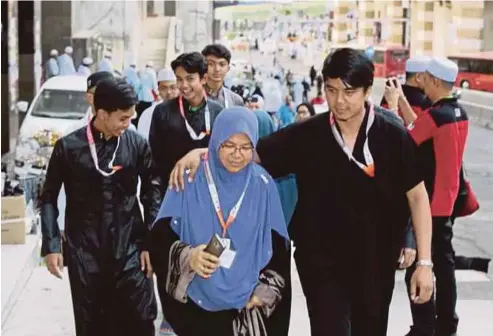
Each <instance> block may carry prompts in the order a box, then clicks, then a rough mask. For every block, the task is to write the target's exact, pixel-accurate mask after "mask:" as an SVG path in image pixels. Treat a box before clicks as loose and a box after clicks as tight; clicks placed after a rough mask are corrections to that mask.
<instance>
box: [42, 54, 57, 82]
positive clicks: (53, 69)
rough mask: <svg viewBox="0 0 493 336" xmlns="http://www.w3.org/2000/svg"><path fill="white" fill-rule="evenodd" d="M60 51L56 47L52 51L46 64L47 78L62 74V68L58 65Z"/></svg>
mask: <svg viewBox="0 0 493 336" xmlns="http://www.w3.org/2000/svg"><path fill="white" fill-rule="evenodd" d="M57 57H58V51H57V50H56V49H52V50H51V51H50V58H49V59H48V61H46V65H45V74H46V76H45V77H46V79H49V78H51V77H54V76H58V75H59V74H60V68H59V67H58V62H57Z"/></svg>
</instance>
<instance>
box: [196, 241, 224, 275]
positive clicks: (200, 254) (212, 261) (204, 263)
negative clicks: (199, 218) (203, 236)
mask: <svg viewBox="0 0 493 336" xmlns="http://www.w3.org/2000/svg"><path fill="white" fill-rule="evenodd" d="M206 247H207V245H205V244H203V245H199V246H196V247H194V248H193V249H192V255H191V257H190V268H191V269H192V270H193V271H194V272H195V273H197V274H198V275H200V276H201V277H202V278H205V279H207V278H209V277H210V276H211V275H212V273H214V272H215V271H216V269H217V268H218V267H219V258H217V257H215V256H213V255H212V254H210V253H207V252H204V249H205V248H206Z"/></svg>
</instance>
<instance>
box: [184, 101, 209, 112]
mask: <svg viewBox="0 0 493 336" xmlns="http://www.w3.org/2000/svg"><path fill="white" fill-rule="evenodd" d="M206 101H207V98H204V100H202V103H200V105H199V106H195V107H192V105H190V103H189V102H188V100H186V99H183V105H185V108H186V110H187V111H189V112H192V113H194V112H197V111H200V110H201V109H202V108H203V107H204V106H205V104H206Z"/></svg>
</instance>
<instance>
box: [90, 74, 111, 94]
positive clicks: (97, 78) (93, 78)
mask: <svg viewBox="0 0 493 336" xmlns="http://www.w3.org/2000/svg"><path fill="white" fill-rule="evenodd" d="M114 77H115V76H113V74H112V73H111V72H109V71H98V72H95V73H93V74H92V75H90V76H89V77H88V78H87V91H89V90H90V89H92V88H94V87H96V86H97V85H98V83H99V82H101V81H102V80H104V79H107V78H114Z"/></svg>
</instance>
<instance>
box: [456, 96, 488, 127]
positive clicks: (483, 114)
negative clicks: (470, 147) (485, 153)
mask: <svg viewBox="0 0 493 336" xmlns="http://www.w3.org/2000/svg"><path fill="white" fill-rule="evenodd" d="M460 103H461V105H462V106H463V107H464V108H465V109H466V112H467V114H468V116H469V120H470V121H471V122H472V123H474V124H476V125H479V126H482V127H485V128H488V129H491V130H493V106H486V105H481V104H476V103H472V102H468V101H462V100H461V101H460Z"/></svg>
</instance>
